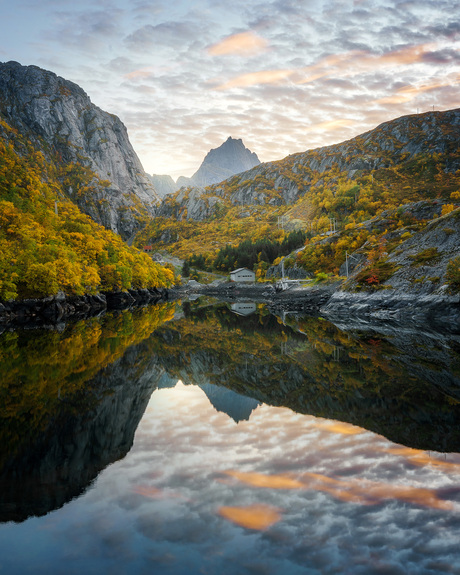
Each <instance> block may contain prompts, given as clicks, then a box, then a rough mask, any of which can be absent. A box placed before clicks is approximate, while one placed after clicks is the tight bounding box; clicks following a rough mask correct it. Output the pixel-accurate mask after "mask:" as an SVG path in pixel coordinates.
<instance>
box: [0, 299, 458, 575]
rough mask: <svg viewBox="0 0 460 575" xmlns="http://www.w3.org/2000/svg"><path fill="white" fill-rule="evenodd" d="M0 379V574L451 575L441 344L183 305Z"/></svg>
mask: <svg viewBox="0 0 460 575" xmlns="http://www.w3.org/2000/svg"><path fill="white" fill-rule="evenodd" d="M0 370H1V371H0V373H1V380H0V573H7V574H16V573H17V574H25V573H34V574H35V573H66V574H69V573H70V574H72V573H79V574H80V573H85V574H92V573H111V574H112V573H114V574H124V573H136V574H144V573H145V574H147V573H149V574H150V573H161V574H163V573H164V574H171V575H173V574H195V573H196V574H198V573H205V574H232V575H233V574H243V575H244V574H278V573H283V574H287V575H290V574H293V575H297V574H299V575H300V574H312V575H313V574H330V573H331V574H332V573H337V574H339V573H340V574H344V573H345V574H363V575H364V574H365V575H368V574H384V573H388V574H408V573H409V574H417V575H419V574H431V573H460V552H459V541H460V332H459V330H458V326H446V329H445V331H444V332H443V333H439V332H433V331H430V330H429V329H428V328H427V329H423V328H421V327H420V326H417V327H415V326H412V327H411V326H408V325H405V326H402V325H398V324H388V323H380V324H374V325H370V324H366V323H364V322H359V321H358V320H356V321H355V320H353V321H351V320H350V322H348V324H347V325H342V324H337V325H335V324H334V323H332V322H330V321H327V320H325V319H322V318H318V317H308V316H306V317H303V316H301V315H297V314H284V313H283V314H282V315H281V316H276V315H274V314H272V313H270V310H269V309H267V307H265V306H263V305H260V304H256V303H252V302H238V303H233V304H231V303H222V302H221V303H216V302H214V301H211V300H206V299H203V298H202V299H199V300H197V301H194V302H184V303H182V304H181V303H164V304H160V305H156V306H148V307H145V308H139V309H136V310H133V311H129V310H127V311H123V312H117V313H110V314H106V315H104V316H102V317H100V318H90V319H86V320H81V321H79V322H75V323H72V324H68V325H64V324H62V325H58V326H54V328H51V327H48V328H46V329H45V328H43V329H17V330H5V331H3V333H2V334H1V335H0Z"/></svg>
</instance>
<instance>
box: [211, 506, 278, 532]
mask: <svg viewBox="0 0 460 575" xmlns="http://www.w3.org/2000/svg"><path fill="white" fill-rule="evenodd" d="M218 513H219V515H220V516H221V517H224V518H225V519H228V520H229V521H232V522H233V523H236V524H237V525H240V526H241V527H246V528H247V529H257V530H259V531H260V530H264V529H268V528H269V527H270V526H271V525H273V524H274V523H276V522H277V521H279V520H280V519H281V515H280V510H279V509H278V508H277V507H272V506H270V505H261V504H259V505H258V504H255V505H248V506H246V507H220V509H219V511H218Z"/></svg>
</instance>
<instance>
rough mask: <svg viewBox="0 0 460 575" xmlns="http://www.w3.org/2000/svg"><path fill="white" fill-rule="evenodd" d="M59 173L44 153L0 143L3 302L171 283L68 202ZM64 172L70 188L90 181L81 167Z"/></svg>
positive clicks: (163, 272) (0, 281)
mask: <svg viewBox="0 0 460 575" xmlns="http://www.w3.org/2000/svg"><path fill="white" fill-rule="evenodd" d="M57 171H58V170H57V168H56V167H55V166H54V165H53V164H52V163H51V162H50V161H47V160H45V157H44V155H43V154H42V153H41V152H35V151H32V152H30V154H29V155H27V154H21V155H19V154H17V153H16V151H15V150H14V148H13V147H12V145H7V144H5V143H4V142H3V141H1V140H0V248H1V249H0V299H3V300H9V299H15V298H25V297H37V296H38V297H44V296H49V295H54V294H56V293H57V292H58V291H60V290H61V291H64V292H65V293H67V294H77V295H81V294H83V293H94V292H96V291H111V290H120V289H127V288H131V287H135V288H148V287H169V286H170V285H172V283H173V282H174V274H173V273H172V272H171V270H169V269H165V268H163V267H162V266H160V265H159V264H157V263H155V262H153V261H152V260H151V258H150V257H149V256H147V255H146V254H144V253H142V252H140V251H139V250H137V249H135V248H131V247H128V246H127V245H126V244H125V243H124V242H123V241H122V239H121V238H120V237H119V236H117V235H116V234H114V233H112V232H110V231H108V230H106V229H105V228H103V227H102V226H100V225H98V224H96V223H95V222H94V221H93V220H92V219H91V218H89V217H88V216H86V215H84V214H82V213H81V212H80V210H79V209H78V207H77V206H75V205H74V204H73V203H72V202H70V201H69V200H66V199H65V196H64V193H63V190H62V185H61V183H60V181H59V180H58V179H57V177H56V173H57ZM62 171H64V172H68V173H72V177H73V178H74V180H73V182H74V185H75V182H78V179H76V178H77V176H81V177H82V178H86V179H89V178H94V177H95V175H94V173H93V172H91V170H89V168H84V167H83V166H77V165H69V166H67V167H66V168H65V169H64V170H62ZM56 201H58V210H57V213H55V202H56Z"/></svg>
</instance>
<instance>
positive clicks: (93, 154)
mask: <svg viewBox="0 0 460 575" xmlns="http://www.w3.org/2000/svg"><path fill="white" fill-rule="evenodd" d="M0 118H1V119H2V120H4V121H6V122H7V123H8V124H9V125H10V126H12V127H13V128H15V129H16V130H18V131H19V133H20V134H21V136H23V138H24V139H25V140H27V141H28V142H29V143H31V144H32V145H33V146H34V147H35V148H36V150H40V151H41V152H42V153H44V154H45V156H49V157H53V160H54V161H55V162H57V163H58V164H59V165H61V166H64V167H65V168H66V169H67V172H68V173H71V172H72V169H75V167H76V166H82V168H83V171H84V173H85V174H86V175H87V176H88V179H89V181H88V182H87V183H88V184H89V185H90V187H91V194H90V195H85V193H84V190H83V189H82V188H81V189H74V187H73V186H68V187H67V189H65V190H64V192H65V193H66V194H67V195H68V196H69V197H70V198H71V199H72V200H73V201H74V202H75V203H76V204H77V205H78V206H79V207H80V209H81V210H82V211H84V212H85V213H87V214H88V215H90V216H91V217H92V218H93V219H94V220H95V221H97V222H99V223H101V224H102V225H104V226H105V227H106V228H108V229H111V230H113V231H115V232H117V233H119V234H120V235H121V236H122V237H124V238H125V239H126V238H128V237H130V236H131V235H132V234H133V233H134V232H135V231H136V230H137V229H139V228H140V227H141V226H142V221H143V220H144V221H145V219H146V218H147V217H148V216H149V215H152V214H153V212H154V207H155V205H156V204H157V203H158V202H159V196H158V195H157V193H156V192H155V190H154V187H153V185H152V183H151V181H150V180H149V178H148V176H147V175H146V174H145V172H144V170H143V168H142V165H141V163H140V161H139V158H138V157H137V155H136V153H135V152H134V150H133V148H132V146H131V144H130V141H129V138H128V134H127V131H126V128H125V126H124V125H123V123H122V122H121V121H120V120H119V118H117V117H116V116H114V115H112V114H109V113H107V112H104V111H102V110H101V109H99V108H98V107H97V106H95V105H94V104H92V103H91V100H90V99H89V97H88V96H87V94H86V93H85V92H84V91H83V90H82V89H81V88H80V87H79V86H77V85H76V84H74V83H72V82H69V81H68V80H65V79H63V78H60V77H59V76H56V74H54V73H52V72H49V71H46V70H42V69H41V68H38V67H37V66H21V65H20V64H18V63H17V62H7V63H1V64H0ZM0 136H5V134H4V132H3V131H0ZM88 170H89V171H90V172H88ZM88 174H89V175H88ZM91 174H92V176H91Z"/></svg>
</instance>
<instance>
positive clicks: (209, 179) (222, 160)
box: [176, 136, 260, 189]
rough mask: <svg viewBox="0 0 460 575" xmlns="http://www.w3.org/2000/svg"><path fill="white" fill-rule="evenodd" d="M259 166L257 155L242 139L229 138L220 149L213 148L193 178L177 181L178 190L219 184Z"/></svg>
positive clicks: (181, 178)
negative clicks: (185, 187) (186, 187)
mask: <svg viewBox="0 0 460 575" xmlns="http://www.w3.org/2000/svg"><path fill="white" fill-rule="evenodd" d="M259 164H260V160H259V158H258V157H257V154H256V153H255V152H251V150H249V149H248V148H246V146H245V145H244V144H243V140H242V139H241V138H238V139H237V138H232V137H231V136H229V137H228V138H227V140H226V141H225V142H224V143H223V144H221V145H220V146H219V147H218V148H213V149H212V150H210V151H209V152H208V153H207V154H206V156H205V158H204V160H203V162H202V164H201V166H200V167H199V168H198V170H197V171H196V172H195V173H194V174H193V176H192V177H191V178H186V177H184V176H181V177H180V178H179V179H178V180H177V183H176V189H179V188H181V187H183V186H202V187H205V186H210V185H212V184H218V183H219V182H222V181H223V180H226V179H227V178H231V177H232V176H234V175H236V174H240V173H241V172H245V171H247V170H250V169H251V168H254V166H258V165H259Z"/></svg>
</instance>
